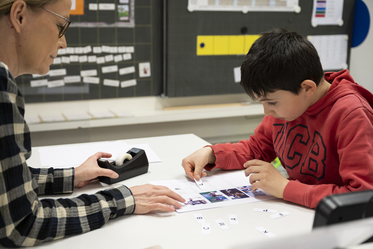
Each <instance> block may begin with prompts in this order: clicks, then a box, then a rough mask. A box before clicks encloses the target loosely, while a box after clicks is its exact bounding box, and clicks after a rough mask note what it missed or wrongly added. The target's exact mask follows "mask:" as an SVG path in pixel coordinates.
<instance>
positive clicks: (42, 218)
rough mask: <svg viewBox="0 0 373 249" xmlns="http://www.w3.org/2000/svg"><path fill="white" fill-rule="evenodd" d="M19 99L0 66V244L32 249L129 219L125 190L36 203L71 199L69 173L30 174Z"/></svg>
mask: <svg viewBox="0 0 373 249" xmlns="http://www.w3.org/2000/svg"><path fill="white" fill-rule="evenodd" d="M30 155H31V141H30V132H29V128H28V126H27V124H26V122H25V120H24V99H23V97H22V95H21V93H20V92H19V90H18V87H17V85H16V83H15V80H14V78H13V76H12V75H11V74H10V72H9V70H8V67H7V66H6V65H5V64H3V63H2V62H0V244H1V245H3V246H7V247H17V246H33V245H37V244H39V243H41V242H44V241H51V240H54V239H59V238H63V237H65V236H68V235H73V234H80V233H84V232H88V231H91V230H94V229H96V228H99V227H101V226H103V225H104V224H105V223H106V222H107V221H108V220H109V219H113V218H116V217H118V216H121V215H124V214H132V213H133V212H134V210H135V201H134V197H133V195H132V193H131V191H130V190H129V189H128V188H127V187H125V186H119V187H117V188H110V189H107V190H103V191H100V192H98V193H96V194H94V195H81V196H79V197H76V198H70V199H57V200H55V199H38V196H39V195H44V194H61V193H71V192H72V191H73V190H74V169H73V168H71V169H53V168H43V169H34V168H30V167H28V166H27V164H26V159H27V158H29V157H30Z"/></svg>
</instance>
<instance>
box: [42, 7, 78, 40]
mask: <svg viewBox="0 0 373 249" xmlns="http://www.w3.org/2000/svg"><path fill="white" fill-rule="evenodd" d="M42 8H43V9H44V10H46V11H48V12H50V13H52V14H54V15H56V16H58V17H60V18H62V19H63V20H65V21H66V22H65V23H64V24H63V25H62V26H58V27H59V28H60V33H59V34H58V38H61V37H62V36H64V35H65V33H66V30H67V28H68V27H69V26H70V23H71V21H70V20H69V19H67V18H65V17H63V16H61V15H59V14H57V13H54V12H53V11H51V10H49V9H46V8H44V7H42Z"/></svg>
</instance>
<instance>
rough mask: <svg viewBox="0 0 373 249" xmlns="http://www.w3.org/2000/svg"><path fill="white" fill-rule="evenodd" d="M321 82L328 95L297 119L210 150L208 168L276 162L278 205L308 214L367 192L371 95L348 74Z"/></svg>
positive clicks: (266, 122)
mask: <svg viewBox="0 0 373 249" xmlns="http://www.w3.org/2000/svg"><path fill="white" fill-rule="evenodd" d="M325 79H326V80H327V81H328V82H329V83H331V84H332V85H331V87H330V89H329V91H328V93H327V94H326V95H325V96H323V97H322V98H321V99H320V100H318V101H317V102H316V103H315V104H313V105H312V106H310V107H309V108H308V109H307V110H306V111H305V112H304V113H303V114H302V115H301V116H300V117H299V118H297V119H295V120H293V121H290V122H288V121H286V120H280V119H278V118H274V117H272V116H266V117H264V119H263V121H262V122H261V124H260V125H259V126H258V127H257V128H256V129H255V135H252V136H251V137H250V139H249V140H243V141H240V142H238V143H235V144H230V143H227V144H217V145H213V146H211V147H212V149H213V150H214V153H215V156H216V162H215V166H214V167H212V168H222V169H243V164H244V163H245V162H246V161H248V160H251V159H260V160H263V161H267V162H271V161H273V160H274V159H275V158H276V157H279V158H280V160H281V163H282V165H283V166H284V168H285V169H286V171H287V173H288V175H289V180H290V182H289V183H288V184H287V186H286V187H285V190H284V193H283V198H284V200H287V201H291V202H294V203H297V204H300V205H304V206H307V207H310V208H315V207H316V206H317V204H318V203H319V201H320V200H321V199H322V198H324V197H325V196H327V195H330V194H337V193H345V192H350V191H358V190H366V189H373V109H372V106H373V95H372V94H371V93H370V92H369V91H367V90H366V89H364V88H363V87H361V86H359V85H358V84H357V83H355V82H354V80H353V79H352V77H351V75H350V74H349V72H348V70H343V71H340V72H335V73H326V74H325ZM206 168H207V169H208V170H211V169H212V168H210V167H206Z"/></svg>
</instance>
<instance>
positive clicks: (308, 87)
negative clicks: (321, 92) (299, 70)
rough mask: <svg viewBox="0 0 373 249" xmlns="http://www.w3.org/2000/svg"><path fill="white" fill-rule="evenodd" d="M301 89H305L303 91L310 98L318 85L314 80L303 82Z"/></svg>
mask: <svg viewBox="0 0 373 249" xmlns="http://www.w3.org/2000/svg"><path fill="white" fill-rule="evenodd" d="M301 88H302V89H303V91H304V92H305V93H306V94H307V95H308V96H311V95H313V94H314V93H315V91H316V89H317V85H316V83H315V82H314V81H312V80H304V81H302V83H301Z"/></svg>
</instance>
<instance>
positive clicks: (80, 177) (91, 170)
mask: <svg viewBox="0 0 373 249" xmlns="http://www.w3.org/2000/svg"><path fill="white" fill-rule="evenodd" d="M110 157H111V154H109V153H105V152H97V153H96V154H94V155H93V156H90V157H89V158H88V159H87V160H86V161H85V162H84V163H83V164H82V165H80V166H79V167H76V168H75V175H74V186H75V187H78V188H81V187H84V186H85V185H87V184H88V183H89V182H90V181H92V180H95V179H97V178H98V177H99V176H107V177H110V178H118V176H119V175H118V174H117V173H115V172H114V171H112V170H110V169H103V168H101V167H100V166H98V163H97V160H98V159H100V158H110Z"/></svg>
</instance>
